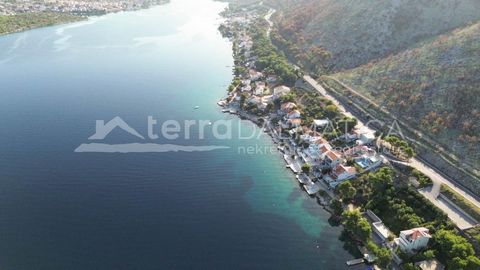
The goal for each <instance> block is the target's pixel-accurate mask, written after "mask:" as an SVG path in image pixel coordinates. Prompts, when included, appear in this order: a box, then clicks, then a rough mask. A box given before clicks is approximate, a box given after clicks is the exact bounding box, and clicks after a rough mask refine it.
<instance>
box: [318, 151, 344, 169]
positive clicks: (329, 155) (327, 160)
mask: <svg viewBox="0 0 480 270" xmlns="http://www.w3.org/2000/svg"><path fill="white" fill-rule="evenodd" d="M341 163H343V159H342V155H341V154H340V153H339V152H337V151H335V150H330V151H328V152H326V153H325V156H324V159H323V165H324V167H326V168H335V167H337V165H339V164H341Z"/></svg>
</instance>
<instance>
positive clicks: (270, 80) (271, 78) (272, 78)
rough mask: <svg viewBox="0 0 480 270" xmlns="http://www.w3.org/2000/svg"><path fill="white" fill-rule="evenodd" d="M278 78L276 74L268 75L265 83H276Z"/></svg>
mask: <svg viewBox="0 0 480 270" xmlns="http://www.w3.org/2000/svg"><path fill="white" fill-rule="evenodd" d="M277 80H278V78H277V76H276V75H269V76H268V77H267V83H269V84H273V83H276V82H277Z"/></svg>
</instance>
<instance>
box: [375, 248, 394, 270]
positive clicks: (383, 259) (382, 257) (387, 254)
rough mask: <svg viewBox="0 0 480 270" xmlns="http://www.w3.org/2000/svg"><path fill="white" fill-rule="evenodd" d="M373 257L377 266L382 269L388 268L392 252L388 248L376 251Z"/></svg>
mask: <svg viewBox="0 0 480 270" xmlns="http://www.w3.org/2000/svg"><path fill="white" fill-rule="evenodd" d="M375 256H377V263H378V265H379V266H380V267H381V268H383V269H386V268H388V267H389V266H390V263H391V262H392V258H393V255H392V252H391V251H390V250H389V249H388V248H379V249H377V251H376V253H375Z"/></svg>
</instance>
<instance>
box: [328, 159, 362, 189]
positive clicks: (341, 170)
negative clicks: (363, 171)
mask: <svg viewBox="0 0 480 270" xmlns="http://www.w3.org/2000/svg"><path fill="white" fill-rule="evenodd" d="M356 174H357V170H356V169H355V167H349V166H345V165H343V164H338V165H337V166H336V167H335V168H334V169H333V170H332V171H331V172H330V173H329V174H327V175H326V176H324V178H323V179H325V181H326V182H327V183H328V184H329V186H330V187H332V188H335V187H336V186H338V185H339V184H340V183H342V182H343V181H346V180H349V179H352V178H354V177H355V176H356Z"/></svg>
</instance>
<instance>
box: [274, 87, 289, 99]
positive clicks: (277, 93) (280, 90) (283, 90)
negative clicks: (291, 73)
mask: <svg viewBox="0 0 480 270" xmlns="http://www.w3.org/2000/svg"><path fill="white" fill-rule="evenodd" d="M288 93H290V87H287V86H285V85H280V86H277V87H275V88H273V96H274V97H275V98H280V97H281V96H284V95H286V94H288Z"/></svg>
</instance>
